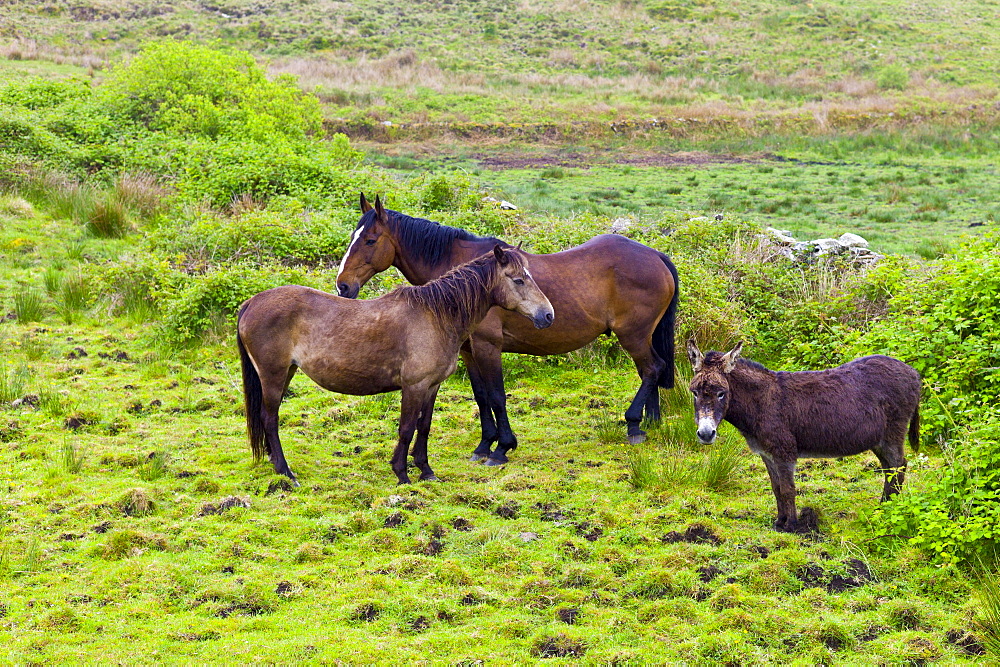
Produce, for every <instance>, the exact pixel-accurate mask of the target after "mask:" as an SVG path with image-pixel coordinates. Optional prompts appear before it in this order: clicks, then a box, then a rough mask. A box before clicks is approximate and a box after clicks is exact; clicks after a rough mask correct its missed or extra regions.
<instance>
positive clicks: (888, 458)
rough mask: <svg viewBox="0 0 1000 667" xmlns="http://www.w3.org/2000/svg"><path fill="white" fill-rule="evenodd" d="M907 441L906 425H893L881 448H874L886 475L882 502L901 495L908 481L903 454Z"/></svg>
mask: <svg viewBox="0 0 1000 667" xmlns="http://www.w3.org/2000/svg"><path fill="white" fill-rule="evenodd" d="M905 439H906V423H905V422H904V423H903V424H901V425H898V426H897V425H895V424H892V425H890V427H888V428H886V430H885V438H884V439H883V440H882V442H881V443H880V446H879V447H873V448H872V452H874V454H875V456H877V457H878V462H879V463H880V464H881V465H882V472H883V473H885V484H884V485H883V487H882V501H883V502H884V501H886V500H888V499H889V498H890V497H892V496H893V495H895V494H897V493H899V490H900V489H901V488H903V481H904V480H905V479H906V456H905V455H904V454H903V442H904V440H905Z"/></svg>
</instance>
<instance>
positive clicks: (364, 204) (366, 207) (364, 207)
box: [361, 192, 372, 213]
mask: <svg viewBox="0 0 1000 667" xmlns="http://www.w3.org/2000/svg"><path fill="white" fill-rule="evenodd" d="M370 210H372V205H371V204H369V203H368V200H367V199H365V193H364V192H362V193H361V212H362V213H367V212H368V211H370Z"/></svg>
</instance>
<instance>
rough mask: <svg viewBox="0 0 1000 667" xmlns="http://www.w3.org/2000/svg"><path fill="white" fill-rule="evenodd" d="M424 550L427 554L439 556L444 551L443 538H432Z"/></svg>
mask: <svg viewBox="0 0 1000 667" xmlns="http://www.w3.org/2000/svg"><path fill="white" fill-rule="evenodd" d="M423 551H424V555H425V556H437V555H438V554H439V553H441V552H442V551H444V543H443V542H441V540H435V539H432V540H430V541H429V542H428V543H427V544H426V545H425V546H424V549H423Z"/></svg>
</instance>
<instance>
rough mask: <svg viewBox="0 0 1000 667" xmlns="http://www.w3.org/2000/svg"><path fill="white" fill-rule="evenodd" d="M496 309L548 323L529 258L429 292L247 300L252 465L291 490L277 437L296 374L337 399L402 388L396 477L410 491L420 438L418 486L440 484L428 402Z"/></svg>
mask: <svg viewBox="0 0 1000 667" xmlns="http://www.w3.org/2000/svg"><path fill="white" fill-rule="evenodd" d="M493 306H499V307H500V308H503V309H507V310H510V311H516V312H517V313H519V315H518V317H522V316H523V317H524V318H525V321H526V322H527V321H529V320H530V321H531V322H532V323H533V324H534V326H536V327H547V326H549V325H550V324H552V320H553V312H552V304H550V303H549V300H548V299H547V298H546V297H545V295H544V294H543V293H542V291H541V290H540V289H539V288H538V286H537V285H536V284H535V281H534V280H532V277H531V274H530V273H529V272H528V268H527V262H526V258H525V257H524V255H523V254H522V253H521V252H519V251H517V250H505V249H503V248H501V247H500V246H495V247H494V248H493V249H492V252H490V253H489V254H487V255H483V256H481V257H479V258H477V259H475V260H473V261H471V262H468V263H467V264H463V265H461V266H459V267H457V268H456V269H454V270H453V271H451V272H449V273H447V274H445V275H444V276H443V277H441V278H439V279H438V280H435V281H433V282H431V283H428V284H427V285H424V286H421V287H400V288H397V289H396V290H394V291H393V292H390V293H389V294H387V295H385V296H383V297H381V298H378V299H373V300H371V301H355V300H351V299H344V298H342V297H339V296H334V295H332V294H327V293H326V292H321V291H319V290H315V289H311V288H308V287H300V286H297V285H290V286H285V287H277V288H275V289H271V290H267V291H266V292H261V293H260V294H257V295H256V296H253V297H251V298H250V299H249V300H247V301H246V302H244V303H243V305H242V306H241V307H240V313H239V321H238V324H237V336H236V342H237V345H238V347H239V350H240V360H241V362H242V366H243V392H244V398H245V402H246V418H247V435H248V436H249V439H250V448H251V450H252V451H253V454H254V458H255V459H260V458H261V457H262V456H263V455H264V453H265V452H266V453H267V455H268V456H269V457H270V460H271V463H272V464H273V465H274V470H275V472H276V473H279V474H282V475H287V476H288V477H289V478H291V479H292V480H293V481H295V475H293V474H292V471H291V470H290V469H289V467H288V463H287V462H286V461H285V455H284V452H283V451H282V449H281V441H280V439H279V438H278V407H279V406H280V405H281V399H282V397H283V396H284V394H285V391H286V389H287V388H288V383H289V382H290V381H291V379H292V376H293V375H294V374H295V371H296V369H299V368H301V369H302V371H303V372H304V373H305V374H306V375H308V376H309V377H310V378H311V379H312V380H313V381H314V382H315V383H316V384H318V385H319V386H321V387H323V388H324V389H328V390H330V391H336V392H339V393H342V394H353V395H358V396H365V395H370V394H380V393H384V392H388V391H395V390H397V389H402V392H403V397H402V401H401V414H400V419H399V441H398V442H397V444H396V448H395V450H394V451H393V454H392V471H393V472H394V473H396V477H397V478H398V479H399V483H400V484H407V483H409V481H410V478H409V476H408V475H407V473H406V450H407V448H408V447H409V445H410V440H411V438H412V437H413V432H414V430H416V433H417V437H416V441H415V442H414V445H413V451H412V454H413V462H414V463H415V464H416V466H417V468H419V469H420V479H422V480H427V479H437V478H436V477H435V476H434V472H433V471H432V470H431V467H430V465H429V464H428V462H427V435H428V433H429V431H430V427H431V412H432V411H433V409H434V399H435V398H436V397H437V392H438V387H439V386H440V385H441V383H442V382H444V380H445V378H447V377H448V376H449V375H451V374H452V373H453V372H454V370H455V367H456V365H457V360H458V350H459V347H460V346H461V345H462V343H463V342H464V341H465V340H466V339H467V338H468V337H469V334H470V332H471V331H472V330H473V329H474V328H475V327H476V325H478V324H479V322H480V321H481V320H482V319H483V317H485V316H486V314H487V313H488V312H489V311H490V309H491V308H492V307H493ZM296 484H297V482H296Z"/></svg>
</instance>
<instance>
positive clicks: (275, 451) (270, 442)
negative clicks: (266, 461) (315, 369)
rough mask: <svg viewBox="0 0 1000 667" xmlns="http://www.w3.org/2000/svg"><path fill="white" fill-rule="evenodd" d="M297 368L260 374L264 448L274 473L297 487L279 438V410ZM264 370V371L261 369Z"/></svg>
mask: <svg viewBox="0 0 1000 667" xmlns="http://www.w3.org/2000/svg"><path fill="white" fill-rule="evenodd" d="M297 368H298V367H297V366H290V367H288V368H284V369H269V370H266V371H264V372H260V373H259V374H260V385H261V394H262V397H261V406H260V413H261V420H262V421H263V422H264V438H265V443H264V446H265V447H266V448H267V453H268V457H269V458H270V459H271V465H273V466H274V472H276V473H277V474H279V475H285V476H286V477H288V478H289V479H291V480H292V482H293V483H294V484H295V486H298V485H299V482H298V480H297V479H296V478H295V475H294V474H293V473H292V470H291V468H289V467H288V462H287V461H286V460H285V452H284V451H283V450H282V449H281V439H280V438H279V437H278V408H279V407H280V406H281V399H282V398H283V397H284V395H285V390H287V389H288V383H289V382H291V380H292V376H293V375H295V371H296V370H297ZM261 370H264V369H261Z"/></svg>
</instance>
